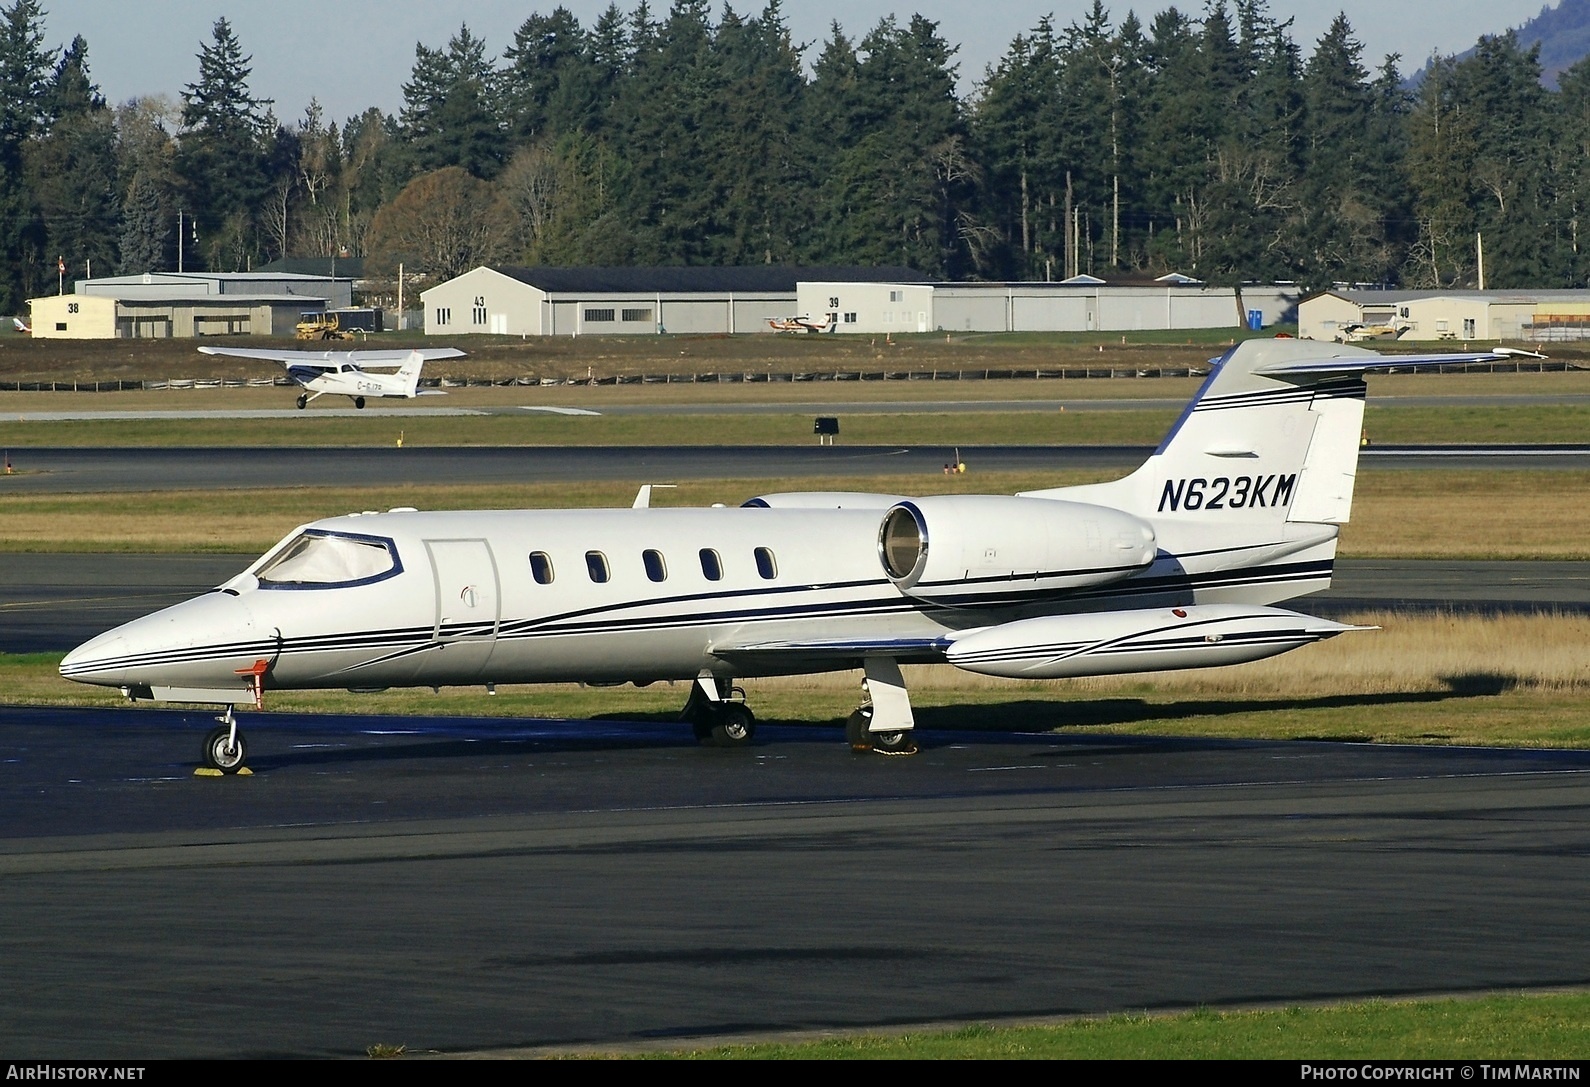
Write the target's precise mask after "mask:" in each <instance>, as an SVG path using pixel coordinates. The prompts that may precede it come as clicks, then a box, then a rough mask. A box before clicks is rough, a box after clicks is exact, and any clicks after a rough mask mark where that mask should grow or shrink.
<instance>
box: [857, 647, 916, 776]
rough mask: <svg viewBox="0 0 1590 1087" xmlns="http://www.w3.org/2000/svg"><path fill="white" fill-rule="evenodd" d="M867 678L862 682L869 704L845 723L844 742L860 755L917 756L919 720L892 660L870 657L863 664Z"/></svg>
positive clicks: (866, 703)
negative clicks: (912, 709)
mask: <svg viewBox="0 0 1590 1087" xmlns="http://www.w3.org/2000/svg"><path fill="white" fill-rule="evenodd" d="M862 668H863V670H864V671H865V672H866V674H867V677H866V678H865V679H863V680H862V681H861V685H862V687H864V688H865V689H866V691H867V701H866V702H865V703H863V704H862V705H860V706H858V707H857V708H856V711H855V712H854V713H852V714H851V715H850V719H849V720H848V721H846V722H845V739H846V740H847V741H848V742H849V743H850V750H852V751H854V752H856V753H857V754H864V753H866V752H868V751H873V752H876V753H877V754H879V755H915V754H916V718H915V717H914V716H913V715H912V713H911V696H910V694H908V693H907V691H906V689H905V677H904V676H902V675H901V674H900V662H899V661H897V660H895V659H894V658H893V657H868V658H866V660H864V661H863V662H862Z"/></svg>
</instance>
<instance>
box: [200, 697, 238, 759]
mask: <svg viewBox="0 0 1590 1087" xmlns="http://www.w3.org/2000/svg"><path fill="white" fill-rule="evenodd" d="M216 720H217V721H219V722H221V723H220V724H219V725H217V726H216V727H215V728H213V729H211V730H210V734H209V735H208V736H206V737H205V738H204V753H203V755H202V756H201V757H202V758H203V760H204V765H205V766H208V767H209V768H210V769H212V770H219V771H221V773H223V774H235V773H237V772H238V771H239V770H241V769H243V762H244V760H245V759H247V758H248V747H247V745H246V744H244V742H243V734H242V733H241V732H239V731H238V728H237V718H236V717H235V716H233V714H232V707H231V706H228V707H226V713H224V714H222V715H221V716H220V717H217V718H216Z"/></svg>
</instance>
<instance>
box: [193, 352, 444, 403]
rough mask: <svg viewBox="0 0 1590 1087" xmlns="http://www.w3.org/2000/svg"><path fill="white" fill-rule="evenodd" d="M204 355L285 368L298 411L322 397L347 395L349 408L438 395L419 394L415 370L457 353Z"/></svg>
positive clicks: (438, 392)
mask: <svg viewBox="0 0 1590 1087" xmlns="http://www.w3.org/2000/svg"><path fill="white" fill-rule="evenodd" d="M199 350H200V351H201V352H203V353H204V354H206V355H229V356H232V357H233V358H240V359H266V360H268V361H270V362H279V363H281V364H282V365H283V366H285V367H286V368H287V376H288V377H290V378H292V379H293V380H294V381H295V382H297V383H298V384H299V385H300V386H301V387H302V388H303V389H304V390H305V391H304V392H301V393H299V394H298V407H299V408H300V409H303V408H305V407H308V406H309V402H310V401H311V400H314V399H316V398H318V397H321V396H325V395H326V394H327V393H334V394H337V395H339V396H347V397H352V399H353V406H354V407H356V408H362V407H364V399H365V397H367V396H370V397H383V396H396V397H403V398H405V399H412V398H413V397H416V396H441V395H442V393H441V390H439V389H438V390H429V389H427V390H421V389H420V387H419V383H420V368H421V367H423V366H424V365H425V364H426V363H427V362H429V361H430V360H431V359H455V358H458V357H459V356H461V355H463V352H462V351H460V350H458V348H456V347H428V348H425V349H423V350H422V349H417V348H416V349H414V350H409V351H398V350H394V351H273V350H267V349H263V348H261V349H252V348H244V347H238V348H233V347H201V348H199ZM371 367H382V368H386V367H396V368H397V372H396V373H392V374H377V373H372V372H371V369H370V368H371Z"/></svg>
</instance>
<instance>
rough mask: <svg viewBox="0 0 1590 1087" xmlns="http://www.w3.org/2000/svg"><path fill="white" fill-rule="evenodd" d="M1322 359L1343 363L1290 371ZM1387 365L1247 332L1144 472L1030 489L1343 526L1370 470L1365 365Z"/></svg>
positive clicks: (1135, 508)
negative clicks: (1357, 486) (1365, 469)
mask: <svg viewBox="0 0 1590 1087" xmlns="http://www.w3.org/2000/svg"><path fill="white" fill-rule="evenodd" d="M1321 360H1333V361H1335V365H1333V366H1332V367H1331V368H1329V369H1328V370H1327V371H1325V372H1322V373H1313V372H1309V373H1303V374H1299V373H1296V372H1293V371H1291V370H1289V369H1287V368H1288V367H1290V366H1292V365H1294V364H1296V363H1298V362H1301V361H1307V362H1318V361H1321ZM1381 361H1382V359H1381V356H1379V355H1377V354H1376V353H1375V352H1373V351H1368V350H1365V349H1363V348H1359V347H1349V346H1346V345H1342V344H1321V343H1314V342H1312V341H1308V340H1290V339H1275V340H1247V341H1245V342H1243V343H1241V344H1238V345H1237V346H1236V347H1234V348H1232V349H1231V350H1230V351H1228V352H1226V354H1225V355H1223V356H1222V357H1221V358H1219V359H1218V360H1216V361H1215V364H1214V368H1213V369H1212V370H1211V371H1210V374H1209V377H1208V379H1207V380H1206V381H1205V382H1204V384H1203V387H1202V388H1201V389H1199V390H1198V394H1197V395H1196V396H1195V397H1194V398H1193V400H1192V402H1191V403H1189V404H1188V405H1187V408H1186V410H1185V411H1183V412H1182V415H1181V418H1180V419H1178V420H1177V421H1176V425H1175V426H1174V427H1172V428H1171V431H1170V433H1169V434H1167V435H1166V436H1165V440H1164V441H1162V442H1161V443H1160V445H1159V448H1158V449H1156V450H1155V451H1154V454H1153V455H1152V456H1151V457H1149V458H1148V460H1147V461H1146V462H1144V464H1143V466H1142V467H1141V468H1139V469H1138V470H1137V471H1136V472H1133V473H1132V474H1131V475H1130V476H1128V477H1126V478H1125V479H1121V480H1117V481H1115V482H1114V483H1101V484H1094V485H1092V486H1086V487H1063V488H1055V489H1051V490H1046V491H1032V492H1026V493H1027V495H1028V496H1030V497H1039V498H1066V499H1069V500H1072V501H1078V502H1097V503H1100V504H1101V505H1108V506H1113V507H1115V508H1117V509H1124V510H1127V511H1129V512H1131V513H1134V514H1137V515H1139V516H1144V517H1148V518H1151V519H1153V520H1156V521H1163V520H1178V519H1195V520H1199V521H1209V520H1212V519H1226V518H1230V519H1232V520H1241V521H1243V522H1245V523H1249V524H1251V523H1253V522H1255V521H1264V522H1274V523H1281V522H1285V521H1307V522H1323V523H1330V524H1340V523H1342V522H1345V521H1346V520H1347V516H1348V513H1349V512H1350V510H1351V507H1352V497H1353V480H1354V478H1355V476H1356V474H1357V468H1358V445H1359V435H1360V433H1361V431H1362V428H1363V412H1364V382H1363V370H1365V369H1367V368H1369V367H1370V366H1373V365H1376V364H1378V363H1379V362H1381ZM1269 371H1275V372H1269ZM1283 374H1284V376H1282V375H1283Z"/></svg>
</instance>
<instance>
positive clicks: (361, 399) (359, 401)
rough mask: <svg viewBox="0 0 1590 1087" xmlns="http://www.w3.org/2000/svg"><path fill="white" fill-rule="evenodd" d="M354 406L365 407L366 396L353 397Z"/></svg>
mask: <svg viewBox="0 0 1590 1087" xmlns="http://www.w3.org/2000/svg"><path fill="white" fill-rule="evenodd" d="M353 406H354V407H356V408H363V407H364V397H362V396H356V397H354V398H353Z"/></svg>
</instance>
